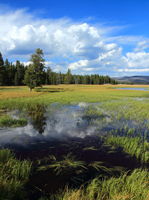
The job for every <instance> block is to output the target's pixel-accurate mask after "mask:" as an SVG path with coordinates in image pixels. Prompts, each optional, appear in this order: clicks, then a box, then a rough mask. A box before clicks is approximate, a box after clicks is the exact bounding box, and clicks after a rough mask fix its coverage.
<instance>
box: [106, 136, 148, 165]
mask: <svg viewBox="0 0 149 200" xmlns="http://www.w3.org/2000/svg"><path fill="white" fill-rule="evenodd" d="M105 143H106V144H110V145H111V146H113V147H116V148H118V147H122V148H123V150H124V152H126V153H128V154H130V155H131V156H135V157H136V158H137V159H139V160H140V161H141V162H143V163H148V162H149V143H148V142H147V141H144V143H142V141H141V139H140V138H139V137H134V138H131V137H120V136H109V137H107V138H106V141H105Z"/></svg>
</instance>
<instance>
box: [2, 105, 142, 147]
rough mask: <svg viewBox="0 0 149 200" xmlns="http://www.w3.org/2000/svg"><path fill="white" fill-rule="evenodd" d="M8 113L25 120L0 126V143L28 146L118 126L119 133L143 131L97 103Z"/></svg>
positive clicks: (104, 130)
mask: <svg viewBox="0 0 149 200" xmlns="http://www.w3.org/2000/svg"><path fill="white" fill-rule="evenodd" d="M9 115H10V116H11V117H12V118H16V119H18V118H20V117H22V116H23V117H24V118H26V119H27V121H28V123H27V125H26V126H24V127H17V128H0V145H1V146H14V147H15V146H16V147H17V146H20V147H22V148H29V149H30V148H34V146H36V145H38V144H42V143H44V142H50V141H65V140H69V139H72V138H82V139H83V138H86V137H89V136H102V135H106V134H109V132H111V130H117V133H118V130H120V132H121V133H119V134H122V132H123V130H122V129H123V128H124V127H128V128H132V129H135V130H137V131H141V132H142V131H144V126H143V125H142V124H138V122H136V121H132V120H126V119H124V118H121V119H119V120H117V118H116V119H114V118H112V117H111V116H110V114H109V113H108V112H107V111H104V110H103V109H101V108H100V103H90V104H87V103H83V102H82V103H79V104H76V105H61V104H52V105H50V106H46V107H45V106H42V105H37V106H36V107H31V108H29V109H28V110H27V111H24V112H23V111H19V110H14V111H11V112H9Z"/></svg>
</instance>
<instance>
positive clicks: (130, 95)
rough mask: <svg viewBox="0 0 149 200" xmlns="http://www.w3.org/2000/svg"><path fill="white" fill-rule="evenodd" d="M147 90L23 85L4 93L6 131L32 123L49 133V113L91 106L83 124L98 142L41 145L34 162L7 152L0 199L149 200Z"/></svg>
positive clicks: (0, 102)
mask: <svg viewBox="0 0 149 200" xmlns="http://www.w3.org/2000/svg"><path fill="white" fill-rule="evenodd" d="M123 87H124V88H129V87H130V88H132V87H133V88H145V89H146V90H129V89H126V90H123V89H121V88H123ZM148 89H149V86H146V85H143V86H140V85H108V84H107V85H56V86H51V85H50V86H48V85H47V86H44V87H42V88H36V89H35V90H34V91H32V92H30V91H29V90H28V88H27V87H24V86H21V87H0V128H1V129H2V130H3V129H6V130H7V129H9V128H11V129H13V130H16V131H17V129H15V128H21V127H25V126H26V125H27V124H28V120H30V121H31V123H32V125H33V126H34V127H35V128H36V130H40V131H39V133H40V132H41V133H42V129H39V125H42V128H43V127H44V126H45V123H44V120H45V118H46V116H45V115H44V113H45V111H46V109H47V107H48V106H50V105H53V104H56V103H58V104H60V105H69V106H71V105H72V106H74V105H84V103H87V104H88V106H87V107H85V108H84V111H83V114H82V115H81V117H82V119H83V120H84V121H85V122H86V123H87V125H86V126H89V127H97V128H96V129H95V132H96V134H95V135H94V136H92V135H88V136H87V137H86V138H81V137H80V138H79V139H78V138H77V139H76V138H75V139H71V140H70V141H69V140H67V139H66V138H63V141H62V142H61V141H60V140H58V141H56V142H55V141H54V140H52V142H48V141H44V142H43V144H42V142H39V144H38V147H36V148H37V149H35V150H34V151H33V152H32V149H31V147H30V150H29V151H28V153H27V156H26V154H25V151H26V150H24V151H22V153H21V152H20V149H19V147H17V148H18V149H17V150H13V148H8V147H7V148H5V147H3V146H2V147H1V150H0V200H15V199H17V200H27V199H29V200H30V199H33V200H148V199H149V172H148V169H149V91H148ZM13 111H17V112H19V118H14V115H13V114H11V112H13ZM50 112H51V111H50ZM50 112H49V113H50ZM53 112H55V110H54V111H53ZM49 115H50V114H49ZM57 120H58V119H57ZM42 121H43V123H42ZM64 121H65V119H64ZM55 123H56V122H55ZM79 123H80V122H77V125H78V127H79V125H80V124H79ZM63 137H65V136H63ZM30 145H31V144H30ZM32 145H35V144H34V143H33V142H32ZM46 146H47V149H48V150H47V149H46V150H45V147H46ZM24 149H25V147H24ZM24 155H25V156H24Z"/></svg>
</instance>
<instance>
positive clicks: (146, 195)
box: [42, 169, 149, 200]
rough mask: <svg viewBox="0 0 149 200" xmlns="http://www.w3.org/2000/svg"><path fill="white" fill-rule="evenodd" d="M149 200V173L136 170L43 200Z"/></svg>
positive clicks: (98, 180)
mask: <svg viewBox="0 0 149 200" xmlns="http://www.w3.org/2000/svg"><path fill="white" fill-rule="evenodd" d="M44 199H45V200H54V199H56V200H148V199H149V173H148V172H147V171H146V170H140V169H135V170H134V171H133V172H132V173H131V174H128V173H125V174H123V175H121V176H120V177H119V178H115V177H112V178H109V179H104V180H101V179H99V178H95V179H93V180H92V181H91V183H89V184H88V186H87V187H84V186H82V187H81V188H80V189H76V190H73V189H68V188H67V189H66V190H65V191H64V192H61V194H59V195H58V194H57V195H56V196H55V198H54V197H49V198H48V197H47V198H42V200H44Z"/></svg>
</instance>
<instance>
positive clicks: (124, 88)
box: [116, 87, 149, 91]
mask: <svg viewBox="0 0 149 200" xmlns="http://www.w3.org/2000/svg"><path fill="white" fill-rule="evenodd" d="M116 89H120V90H138V91H149V89H148V88H141V87H139V88H137V87H122V88H120V87H119V88H116Z"/></svg>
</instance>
